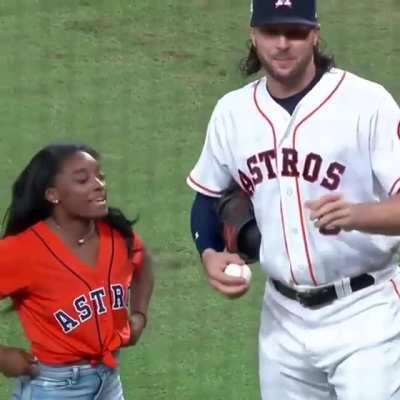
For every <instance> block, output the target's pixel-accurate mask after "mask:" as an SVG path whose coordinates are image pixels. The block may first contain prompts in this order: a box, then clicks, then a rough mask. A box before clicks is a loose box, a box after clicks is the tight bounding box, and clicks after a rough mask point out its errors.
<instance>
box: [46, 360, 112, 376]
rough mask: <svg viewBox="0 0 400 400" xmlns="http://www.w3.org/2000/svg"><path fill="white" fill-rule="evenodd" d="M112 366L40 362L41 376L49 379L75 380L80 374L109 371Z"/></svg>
mask: <svg viewBox="0 0 400 400" xmlns="http://www.w3.org/2000/svg"><path fill="white" fill-rule="evenodd" d="M109 370H111V368H109V367H107V366H105V365H103V364H100V365H96V366H92V365H91V364H82V365H66V366H51V365H46V364H41V363H40V364H39V377H43V378H49V379H57V380H60V379H72V380H75V379H77V378H78V377H79V376H85V375H91V374H96V373H102V372H105V371H109Z"/></svg>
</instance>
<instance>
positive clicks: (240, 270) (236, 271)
mask: <svg viewBox="0 0 400 400" xmlns="http://www.w3.org/2000/svg"><path fill="white" fill-rule="evenodd" d="M224 272H225V274H227V275H229V276H236V277H238V278H244V279H245V280H246V282H247V284H249V283H250V281H251V269H250V268H249V266H248V265H247V264H243V265H239V264H229V265H227V267H226V268H225V270H224Z"/></svg>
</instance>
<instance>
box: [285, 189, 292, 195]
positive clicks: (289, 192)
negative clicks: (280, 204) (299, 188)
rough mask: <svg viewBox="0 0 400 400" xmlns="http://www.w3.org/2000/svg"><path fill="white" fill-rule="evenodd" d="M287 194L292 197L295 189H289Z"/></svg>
mask: <svg viewBox="0 0 400 400" xmlns="http://www.w3.org/2000/svg"><path fill="white" fill-rule="evenodd" d="M286 194H287V195H288V196H289V197H290V196H292V195H293V189H291V188H289V189H287V190H286Z"/></svg>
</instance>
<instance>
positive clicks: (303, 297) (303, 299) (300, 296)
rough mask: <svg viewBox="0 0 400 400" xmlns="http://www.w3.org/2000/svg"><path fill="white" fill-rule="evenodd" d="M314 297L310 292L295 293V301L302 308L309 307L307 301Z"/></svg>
mask: <svg viewBox="0 0 400 400" xmlns="http://www.w3.org/2000/svg"><path fill="white" fill-rule="evenodd" d="M313 295H314V293H313V291H312V290H306V291H304V292H297V293H296V300H297V301H298V302H299V303H300V304H301V305H302V306H304V307H309V302H308V300H309V299H310V298H311V297H312V296H313Z"/></svg>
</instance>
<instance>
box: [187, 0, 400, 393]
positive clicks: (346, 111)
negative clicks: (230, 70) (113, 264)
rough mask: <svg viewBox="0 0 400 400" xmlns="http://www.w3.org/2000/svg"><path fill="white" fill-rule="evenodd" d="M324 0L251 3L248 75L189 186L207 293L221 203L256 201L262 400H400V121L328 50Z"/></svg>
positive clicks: (221, 108) (237, 282)
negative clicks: (236, 191)
mask: <svg viewBox="0 0 400 400" xmlns="http://www.w3.org/2000/svg"><path fill="white" fill-rule="evenodd" d="M319 41H320V27H319V24H318V21H317V17H316V4H315V0H254V1H253V7H252V16H251V42H252V46H251V49H250V53H249V56H248V58H247V60H246V62H245V63H244V64H243V68H244V71H245V72H247V74H248V75H251V74H252V73H255V72H257V71H258V70H259V69H262V70H263V72H264V73H265V76H264V77H262V78H261V79H259V80H257V81H255V82H252V83H250V84H248V85H247V86H245V87H243V88H241V89H239V90H236V91H233V92H231V93H228V94H227V95H225V96H224V97H223V98H221V99H220V100H219V101H218V103H217V105H216V107H215V109H214V112H213V114H212V116H211V120H210V122H209V125H208V130H207V136H206V139H205V144H204V147H203V150H202V153H201V156H200V158H199V160H198V162H197V164H196V166H195V167H194V169H193V170H192V171H191V173H190V175H189V177H188V179H187V183H188V184H189V186H190V187H192V188H193V189H194V190H195V191H196V192H197V195H196V198H195V201H194V203H193V207H192V218H191V224H192V233H193V238H194V240H195V243H196V246H197V248H198V250H199V252H200V254H201V260H202V263H203V265H204V267H205V271H206V273H207V276H208V279H209V282H210V284H211V285H212V286H213V287H214V288H215V289H217V290H218V291H219V292H221V293H223V294H225V295H227V296H228V297H238V296H241V295H242V294H244V293H245V292H246V290H247V289H248V288H247V285H246V282H245V281H244V280H243V279H240V278H233V277H229V276H227V275H225V274H224V273H223V271H224V268H225V267H226V265H227V264H229V263H231V262H241V260H240V258H239V256H238V255H236V254H229V253H227V252H225V251H224V243H223V241H222V238H221V226H220V225H221V224H220V221H219V220H218V217H217V216H216V214H215V211H214V203H215V201H216V200H215V199H218V197H220V196H221V194H222V192H223V191H224V190H225V189H226V188H227V187H228V186H229V184H230V183H231V182H232V180H234V181H236V182H237V183H238V184H239V185H240V186H241V187H242V189H243V190H244V191H245V192H247V193H248V195H249V196H250V197H251V200H252V204H253V207H254V213H255V218H256V221H257V225H258V227H259V229H260V232H261V235H262V240H261V246H260V264H261V267H262V269H263V270H264V271H265V273H266V274H267V276H268V279H267V284H266V291H265V297H264V302H263V308H262V314H261V327H260V334H259V362H260V382H261V392H262V398H263V399H264V400H286V399H293V400H294V399H298V400H305V399H306V400H314V399H315V400H324V399H340V400H386V399H400V276H399V272H398V268H397V266H396V252H397V249H398V247H399V243H400V239H399V236H398V235H400V167H399V166H398V165H399V162H400V110H399V107H398V106H397V104H396V103H395V101H394V100H393V98H392V97H391V95H390V94H389V93H388V92H387V91H386V90H385V89H384V88H383V87H382V86H380V85H378V84H376V83H373V82H370V81H367V80H365V79H362V78H360V77H358V76H355V75H353V74H351V73H349V72H346V71H343V70H341V69H337V68H334V66H333V60H332V59H331V58H329V57H327V56H326V55H324V54H323V53H322V52H321V50H320V49H319Z"/></svg>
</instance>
